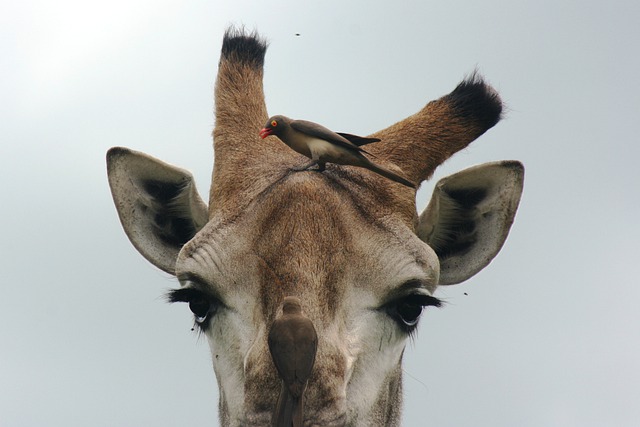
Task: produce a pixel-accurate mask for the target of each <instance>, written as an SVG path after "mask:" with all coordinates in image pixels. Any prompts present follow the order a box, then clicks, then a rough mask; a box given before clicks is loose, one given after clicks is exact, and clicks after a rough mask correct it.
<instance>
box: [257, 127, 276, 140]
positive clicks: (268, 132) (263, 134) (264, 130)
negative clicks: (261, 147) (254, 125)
mask: <svg viewBox="0 0 640 427" xmlns="http://www.w3.org/2000/svg"><path fill="white" fill-rule="evenodd" d="M272 131H273V129H269V128H262V129H260V138H262V139H265V138H266V137H268V136H269V135H271V132H272Z"/></svg>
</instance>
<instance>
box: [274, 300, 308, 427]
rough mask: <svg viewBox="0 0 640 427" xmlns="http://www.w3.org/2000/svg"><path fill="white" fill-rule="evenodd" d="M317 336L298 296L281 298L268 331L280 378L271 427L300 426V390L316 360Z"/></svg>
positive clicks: (301, 406) (302, 395) (303, 388)
mask: <svg viewBox="0 0 640 427" xmlns="http://www.w3.org/2000/svg"><path fill="white" fill-rule="evenodd" d="M317 347H318V336H317V335H316V330H315V328H314V327H313V323H311V320H309V318H308V317H306V316H305V315H304V314H302V307H301V306H300V299H298V298H297V297H292V296H288V297H286V298H285V299H284V305H283V308H282V316H280V317H278V318H276V320H274V322H273V326H271V330H270V331H269V351H270V352H271V358H272V359H273V363H274V365H275V366H276V370H277V371H278V374H279V375H280V378H281V379H282V388H281V390H280V396H279V397H278V404H277V406H276V411H275V412H274V414H273V419H272V420H273V426H274V427H291V426H293V427H302V422H303V420H304V416H303V407H304V391H305V388H306V387H307V381H308V380H309V377H310V376H311V370H312V369H313V363H314V362H315V359H316V349H317Z"/></svg>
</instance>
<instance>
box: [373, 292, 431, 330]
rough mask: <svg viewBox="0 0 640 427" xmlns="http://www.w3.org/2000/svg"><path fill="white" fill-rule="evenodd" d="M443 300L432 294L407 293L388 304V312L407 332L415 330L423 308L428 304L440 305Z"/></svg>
mask: <svg viewBox="0 0 640 427" xmlns="http://www.w3.org/2000/svg"><path fill="white" fill-rule="evenodd" d="M441 305H442V302H441V301H440V300H439V299H437V298H435V297H432V296H429V295H423V294H412V295H407V296H404V297H402V298H399V299H397V300H394V301H392V302H391V303H389V304H387V306H386V311H387V313H388V314H389V315H390V316H391V317H392V318H393V319H394V320H395V321H396V323H398V326H400V328H401V329H402V330H404V331H405V332H406V333H408V334H410V333H412V332H413V331H414V329H415V328H416V326H417V325H418V320H420V315H421V314H422V310H423V309H424V307H426V306H435V307H440V306H441Z"/></svg>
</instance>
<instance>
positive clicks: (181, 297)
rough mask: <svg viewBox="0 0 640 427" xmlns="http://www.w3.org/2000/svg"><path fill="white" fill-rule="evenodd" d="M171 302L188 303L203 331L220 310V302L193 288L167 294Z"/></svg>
mask: <svg viewBox="0 0 640 427" xmlns="http://www.w3.org/2000/svg"><path fill="white" fill-rule="evenodd" d="M167 300H169V302H186V303H188V304H189V310H191V312H192V313H193V317H194V320H195V322H196V324H197V326H199V327H200V328H201V329H202V330H205V329H206V328H207V324H208V321H209V320H210V319H211V318H212V317H213V316H214V315H215V314H216V312H217V311H218V309H219V308H220V301H218V300H217V299H216V298H214V297H211V296H209V295H207V294H205V293H204V292H201V291H199V290H196V289H192V288H182V289H176V290H172V291H170V292H169V293H168V294H167Z"/></svg>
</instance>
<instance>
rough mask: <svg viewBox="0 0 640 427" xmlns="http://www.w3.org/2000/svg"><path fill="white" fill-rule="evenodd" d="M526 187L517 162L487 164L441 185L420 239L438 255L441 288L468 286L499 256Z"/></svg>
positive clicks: (420, 230)
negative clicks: (475, 276) (470, 280)
mask: <svg viewBox="0 0 640 427" xmlns="http://www.w3.org/2000/svg"><path fill="white" fill-rule="evenodd" d="M523 184H524V166H523V165H522V163H520V162H517V161H502V162H493V163H485V164H482V165H479V166H475V167H472V168H469V169H465V170H463V171H461V172H458V173H456V174H454V175H451V176H448V177H446V178H443V179H441V180H440V181H439V182H438V183H437V184H436V187H435V189H434V191H433V196H432V197H431V201H430V202H429V205H428V206H427V208H426V209H425V210H424V211H423V212H422V214H421V215H420V219H419V224H418V228H417V234H418V237H420V239H421V240H423V241H424V242H425V243H427V244H428V245H429V246H431V248H433V250H434V251H435V252H436V254H438V258H439V259H440V282H439V284H440V285H453V284H456V283H460V282H463V281H465V280H467V279H468V278H470V277H471V276H473V275H475V274H476V273H477V272H479V271H480V270H482V269H483V268H484V267H486V266H487V265H488V264H489V263H490V262H491V260H492V259H493V258H494V257H495V256H496V255H497V254H498V252H499V251H500V249H501V248H502V245H503V244H504V242H505V240H506V238H507V235H508V234H509V229H510V228H511V224H513V220H514V217H515V214H516V210H517V209H518V204H519V202H520V196H521V194H522V188H523Z"/></svg>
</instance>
